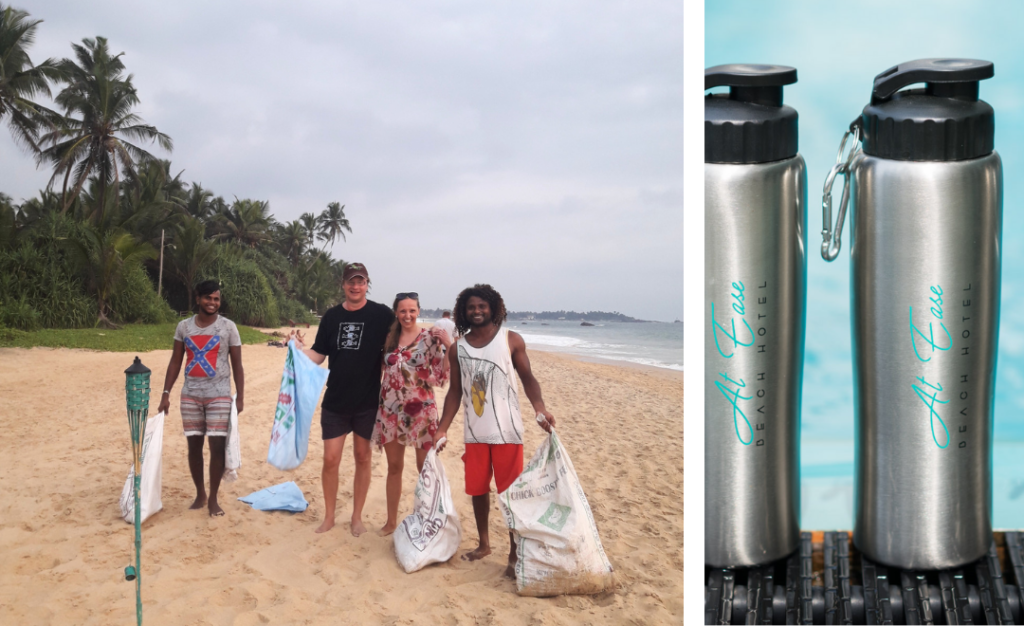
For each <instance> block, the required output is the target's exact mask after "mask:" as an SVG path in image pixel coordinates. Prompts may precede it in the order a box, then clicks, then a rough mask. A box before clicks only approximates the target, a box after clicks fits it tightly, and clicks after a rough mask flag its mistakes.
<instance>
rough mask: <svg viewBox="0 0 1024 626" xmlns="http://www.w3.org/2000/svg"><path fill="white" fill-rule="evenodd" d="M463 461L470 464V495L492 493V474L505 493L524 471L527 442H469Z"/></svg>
mask: <svg viewBox="0 0 1024 626" xmlns="http://www.w3.org/2000/svg"><path fill="white" fill-rule="evenodd" d="M462 462H463V463H465V464H466V495H470V496H483V495H487V494H488V493H490V491H491V475H492V474H493V475H494V482H495V484H497V486H498V493H501V492H502V491H505V490H506V489H508V488H509V485H511V484H512V483H513V482H514V481H515V479H517V478H519V475H520V474H522V473H523V446H522V444H518V443H502V444H489V443H467V444H466V453H465V454H463V455H462Z"/></svg>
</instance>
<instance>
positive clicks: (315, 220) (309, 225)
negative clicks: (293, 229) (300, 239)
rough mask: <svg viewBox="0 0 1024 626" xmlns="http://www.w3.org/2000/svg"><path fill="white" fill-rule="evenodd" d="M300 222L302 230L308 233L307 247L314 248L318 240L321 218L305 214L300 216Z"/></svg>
mask: <svg viewBox="0 0 1024 626" xmlns="http://www.w3.org/2000/svg"><path fill="white" fill-rule="evenodd" d="M299 221H300V222H302V228H303V229H305V231H306V247H307V248H312V247H313V242H314V241H315V240H316V233H317V231H318V230H320V218H319V217H317V216H316V215H313V214H312V213H303V214H302V215H301V216H299Z"/></svg>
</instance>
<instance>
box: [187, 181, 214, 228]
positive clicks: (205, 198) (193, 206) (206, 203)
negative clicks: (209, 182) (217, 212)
mask: <svg viewBox="0 0 1024 626" xmlns="http://www.w3.org/2000/svg"><path fill="white" fill-rule="evenodd" d="M185 210H186V211H188V214H189V215H191V216H192V217H195V218H197V219H200V220H203V221H206V218H208V217H210V215H211V214H212V213H213V192H212V191H210V190H208V189H203V185H202V184H201V183H192V187H191V188H190V189H189V190H188V192H187V193H186V194H185Z"/></svg>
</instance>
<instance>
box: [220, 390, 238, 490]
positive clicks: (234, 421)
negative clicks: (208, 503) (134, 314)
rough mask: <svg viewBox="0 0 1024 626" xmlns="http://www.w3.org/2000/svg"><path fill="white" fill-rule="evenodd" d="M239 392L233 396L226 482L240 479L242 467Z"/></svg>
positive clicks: (225, 468) (225, 449) (226, 454)
mask: <svg viewBox="0 0 1024 626" xmlns="http://www.w3.org/2000/svg"><path fill="white" fill-rule="evenodd" d="M236 398H238V394H234V395H232V396H231V419H230V420H229V421H228V442H227V445H226V446H225V447H224V478H223V480H225V481H226V482H229V483H233V482H235V481H236V480H238V468H240V467H242V441H241V439H239V437H238V407H237V406H235V399H236Z"/></svg>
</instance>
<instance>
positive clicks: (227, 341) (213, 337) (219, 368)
mask: <svg viewBox="0 0 1024 626" xmlns="http://www.w3.org/2000/svg"><path fill="white" fill-rule="evenodd" d="M174 340H175V341H180V342H181V343H183V344H185V386H184V388H182V390H181V394H182V395H184V396H189V397H192V398H223V397H230V396H231V364H230V363H231V362H230V361H229V360H228V348H229V347H231V346H240V345H242V338H241V337H240V336H239V335H238V327H237V326H235V323H234V322H232V321H231V320H229V319H228V318H226V317H224V316H223V315H218V316H217V320H216V321H215V322H214V323H212V324H210V325H209V326H207V327H206V328H201V327H200V326H199V325H197V324H196V316H192V317H190V318H188V319H187V320H182V321H180V322H178V328H177V329H176V330H175V331H174Z"/></svg>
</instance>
